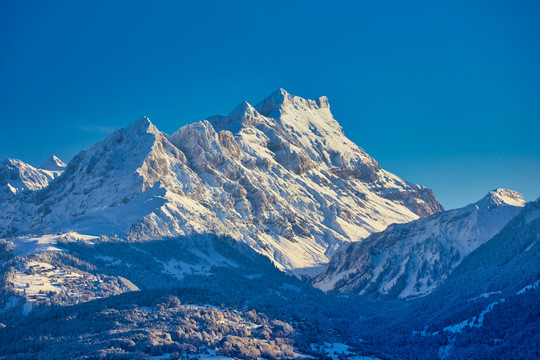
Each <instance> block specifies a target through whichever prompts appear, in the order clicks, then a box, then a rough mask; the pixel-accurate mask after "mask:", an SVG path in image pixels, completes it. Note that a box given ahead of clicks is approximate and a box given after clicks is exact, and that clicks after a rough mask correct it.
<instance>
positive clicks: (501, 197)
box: [315, 189, 525, 298]
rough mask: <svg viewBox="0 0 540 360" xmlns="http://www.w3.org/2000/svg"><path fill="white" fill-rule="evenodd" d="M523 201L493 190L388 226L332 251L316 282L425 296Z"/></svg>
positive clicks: (346, 288) (384, 293) (324, 286)
mask: <svg viewBox="0 0 540 360" xmlns="http://www.w3.org/2000/svg"><path fill="white" fill-rule="evenodd" d="M524 205H525V201H524V200H523V197H522V196H521V194H519V193H517V192H515V191H511V190H506V189H497V190H493V191H491V192H489V193H488V194H487V195H486V196H485V197H484V198H483V199H481V200H480V201H478V202H476V203H474V204H471V205H468V206H466V207H464V208H461V209H457V210H450V211H445V212H441V213H438V214H434V215H432V216H429V217H427V218H423V219H419V220H416V221H412V222H410V223H408V224H395V225H392V226H390V227H388V229H386V230H385V231H383V232H381V233H377V234H373V235H371V236H370V237H368V238H367V239H365V240H364V241H362V242H360V243H355V244H351V245H349V246H347V247H346V248H344V249H342V250H341V251H339V252H338V253H336V254H335V255H334V256H333V257H332V258H331V260H330V262H329V264H328V266H327V267H326V269H325V270H324V272H323V273H322V274H320V275H319V276H318V277H317V279H316V280H315V285H316V286H317V287H319V288H321V289H323V290H339V291H342V292H354V293H358V294H361V295H366V296H369V297H385V298H407V297H412V296H419V295H425V294H427V293H430V292H431V291H433V290H434V289H435V288H436V287H437V286H438V285H440V284H441V282H442V281H444V279H445V278H446V277H447V276H448V275H449V274H450V273H451V272H452V270H453V269H454V268H455V267H456V266H457V265H458V264H459V263H460V262H461V261H462V260H463V258H464V257H465V256H467V255H468V254H470V253H471V252H472V251H474V250H475V249H477V248H478V247H479V246H480V245H482V244H484V243H485V242H486V241H488V240H489V239H491V238H492V237H493V236H494V235H496V234H497V233H498V232H499V231H500V230H501V229H502V228H503V227H504V226H505V225H506V224H507V223H508V222H509V221H510V220H511V219H512V218H513V217H515V216H516V215H517V214H518V213H519V212H520V211H521V209H522V208H523V206H524Z"/></svg>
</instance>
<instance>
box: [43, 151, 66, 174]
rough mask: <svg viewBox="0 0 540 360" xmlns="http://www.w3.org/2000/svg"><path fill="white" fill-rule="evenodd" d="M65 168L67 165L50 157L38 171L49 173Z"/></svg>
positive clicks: (54, 157)
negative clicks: (47, 171)
mask: <svg viewBox="0 0 540 360" xmlns="http://www.w3.org/2000/svg"><path fill="white" fill-rule="evenodd" d="M66 166H67V165H66V164H65V163H64V162H63V161H62V160H60V159H59V158H57V157H56V156H54V155H52V156H51V157H49V158H48V159H47V160H45V162H44V163H43V165H41V167H40V169H42V170H49V171H64V170H65V168H66Z"/></svg>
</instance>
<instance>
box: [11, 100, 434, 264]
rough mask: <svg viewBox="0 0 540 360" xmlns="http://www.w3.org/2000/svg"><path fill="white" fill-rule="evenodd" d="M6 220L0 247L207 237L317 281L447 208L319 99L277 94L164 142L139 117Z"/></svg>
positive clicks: (18, 204) (76, 161) (85, 153)
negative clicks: (338, 263) (377, 154)
mask: <svg viewBox="0 0 540 360" xmlns="http://www.w3.org/2000/svg"><path fill="white" fill-rule="evenodd" d="M2 209H3V210H4V211H3V212H1V213H0V234H3V235H4V236H6V235H15V234H16V235H21V234H25V233H27V232H40V233H47V232H48V233H56V232H59V231H60V232H67V231H77V232H80V233H83V234H90V235H101V234H119V235H127V236H128V237H129V238H130V239H132V240H150V239H159V238H162V237H169V236H181V235H189V234H193V233H201V234H204V233H211V234H216V235H227V236H230V237H232V238H235V239H237V240H241V241H243V242H245V243H247V244H248V245H250V246H251V247H252V248H254V249H255V250H257V251H258V252H260V253H262V254H265V255H267V256H268V257H270V258H271V259H272V260H273V261H274V262H275V263H276V264H277V265H278V266H279V267H280V268H281V269H289V270H294V271H296V272H299V273H313V272H314V271H316V270H315V269H317V268H320V267H321V265H322V264H324V263H326V262H327V261H328V257H329V256H330V255H332V253H333V252H335V251H336V250H337V249H338V248H339V247H340V246H341V245H342V244H344V243H346V242H349V241H357V240H360V239H362V238H365V237H367V236H369V235H370V234H371V233H373V232H378V231H381V230H384V229H385V228H386V227H387V226H388V225H390V224H393V223H403V222H409V221H411V220H414V219H417V218H418V217H419V216H427V215H430V214H433V213H435V212H438V211H441V210H442V207H441V206H440V204H439V203H438V202H437V201H436V199H435V197H434V196H433V193H432V191H431V190H429V189H427V188H424V187H422V186H419V185H415V184H411V183H409V182H406V181H404V180H402V179H400V178H399V177H397V176H395V175H393V174H391V173H389V172H387V171H385V170H383V169H381V168H380V166H379V165H378V164H377V162H376V161H375V160H374V159H373V158H371V157H370V156H369V155H368V154H366V153H365V152H364V151H363V150H362V149H361V148H359V147H358V146H356V145H355V144H354V143H352V142H351V141H350V140H349V139H347V138H346V137H345V135H344V134H343V131H342V129H341V127H340V126H339V124H338V123H337V122H336V121H335V120H334V119H333V117H332V114H331V112H330V108H329V105H328V101H327V99H326V98H325V97H321V98H319V99H317V100H305V99H302V98H299V97H296V96H293V95H290V94H288V93H287V92H285V91H284V90H278V91H276V92H275V93H273V94H272V95H270V96H269V97H268V98H266V99H265V100H263V101H262V102H261V103H260V104H259V105H257V106H256V107H253V106H251V105H250V104H248V103H246V102H243V103H242V104H240V105H239V106H238V107H237V108H235V109H234V110H233V111H232V112H231V113H230V114H229V115H228V116H225V115H219V116H214V117H211V118H209V119H208V120H204V121H199V122H196V123H193V124H190V125H186V126H184V127H182V128H180V129H179V130H178V131H177V132H175V133H174V134H172V135H170V136H169V135H167V134H164V133H162V132H160V131H159V130H158V129H157V128H156V127H155V126H154V125H153V124H151V123H150V121H149V120H148V119H147V118H141V119H140V120H138V121H137V122H135V123H134V124H132V125H130V126H128V127H126V128H124V129H120V130H117V131H116V132H114V133H113V134H111V135H109V136H108V137H107V138H106V139H105V140H103V141H102V142H100V143H97V144H95V145H94V146H92V147H91V148H90V149H88V150H86V151H83V152H81V153H80V154H79V155H77V156H76V157H75V158H74V159H73V160H72V161H71V162H70V163H69V164H68V166H67V168H66V171H65V173H64V175H63V176H62V177H60V178H59V179H58V180H57V181H55V182H53V183H52V184H51V185H50V186H48V187H47V188H45V189H44V190H42V191H39V192H37V193H35V194H28V195H26V196H25V197H24V198H23V199H22V200H17V201H15V200H13V201H11V202H7V203H5V204H2ZM2 209H0V210H2Z"/></svg>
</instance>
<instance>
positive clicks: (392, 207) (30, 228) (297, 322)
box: [0, 89, 540, 360]
mask: <svg viewBox="0 0 540 360" xmlns="http://www.w3.org/2000/svg"><path fill="white" fill-rule="evenodd" d="M486 190H487V189H486ZM0 237H1V238H0V358H2V359H67V358H69V359H163V360H165V359H186V360H188V359H204V360H232V359H244V360H257V359H323V360H329V359H332V360H340V359H341V360H343V359H349V360H383V359H384V360H387V359H450V360H452V359H500V358H509V359H538V358H540V346H539V344H540V335H539V334H540V333H539V332H538V327H539V326H540V306H539V305H540V303H539V302H538V298H539V296H540V286H539V284H540V257H539V254H540V251H539V250H540V199H538V200H537V201H532V202H525V201H524V198H523V196H522V195H521V194H519V193H517V192H515V191H512V190H507V189H502V188H499V189H496V190H493V191H490V192H489V193H488V194H487V195H486V196H485V197H484V198H482V199H481V200H479V201H478V202H476V203H473V204H470V205H468V206H465V207H463V208H460V209H453V210H448V211H444V210H443V208H442V206H441V205H440V204H439V203H438V201H437V200H436V199H435V197H434V194H433V192H432V191H431V190H430V189H428V188H425V187H423V186H420V185H415V184H412V183H410V182H407V181H405V180H403V179H401V178H399V177H398V176H396V175H394V174H391V173H389V172H388V171H385V170H384V169H382V168H381V167H380V166H379V164H378V163H377V162H376V161H375V160H374V159H373V158H371V157H370V156H369V155H368V154H367V153H366V152H365V151H364V150H362V149H361V148H360V147H358V146H357V145H355V144H354V143H353V142H352V141H351V140H349V139H348V138H347V137H346V136H345V134H344V133H343V129H342V128H341V126H340V125H339V124H338V123H337V121H336V120H335V119H334V118H333V116H332V113H331V112H330V106H329V104H328V100H327V98H326V97H320V98H318V99H316V100H307V99H303V98H300V97H297V96H294V95H291V94H289V93H287V92H286V91H284V90H282V89H280V90H278V91H276V92H274V93H273V94H271V95H270V96H269V97H267V98H266V99H264V100H263V101H261V102H260V103H259V104H258V105H256V106H252V105H250V104H248V103H247V102H243V103H241V104H240V105H238V106H237V107H236V108H235V109H234V110H233V111H232V112H231V113H230V114H229V115H217V116H212V117H210V118H208V119H206V120H202V121H198V122H195V123H192V124H189V125H185V126H182V127H181V128H180V129H179V130H178V131H176V132H174V133H173V134H165V133H163V132H161V131H159V130H158V129H157V128H156V126H154V125H153V124H152V123H151V122H150V120H149V119H148V118H146V117H142V118H140V119H139V120H137V121H135V122H134V123H133V124H131V125H129V126H127V127H125V128H122V129H119V130H116V131H114V132H113V133H111V134H110V135H109V136H107V137H106V138H105V139H103V140H102V141H100V142H98V143H96V144H95V145H93V146H91V147H90V148H89V149H87V150H84V151H81V152H80V153H79V154H77V155H76V156H75V157H74V158H73V159H71V161H69V163H68V164H67V165H66V164H64V163H63V162H62V161H60V160H59V159H58V158H56V157H54V156H53V157H51V158H49V159H48V160H47V161H46V162H45V163H44V164H43V165H42V166H41V167H40V168H34V167H32V166H31V165H29V164H25V163H23V162H22V161H19V160H12V159H6V160H4V161H3V162H1V163H0Z"/></svg>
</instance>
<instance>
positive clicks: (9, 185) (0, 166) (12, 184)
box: [0, 156, 66, 197]
mask: <svg viewBox="0 0 540 360" xmlns="http://www.w3.org/2000/svg"><path fill="white" fill-rule="evenodd" d="M65 166H66V164H64V163H63V162H62V161H61V160H60V159H58V158H57V157H56V156H52V157H51V158H49V159H48V160H47V161H46V162H45V164H43V166H42V167H41V168H39V169H36V168H35V167H33V166H32V165H29V164H26V163H24V162H22V161H20V160H16V159H5V160H4V161H2V162H0V197H2V196H9V195H11V194H13V195H17V194H19V193H21V192H23V191H27V190H30V191H35V190H40V189H43V188H44V187H46V186H47V185H49V183H50V182H51V181H52V180H53V179H55V178H57V177H58V176H60V175H61V174H62V172H63V171H64V168H65Z"/></svg>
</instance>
